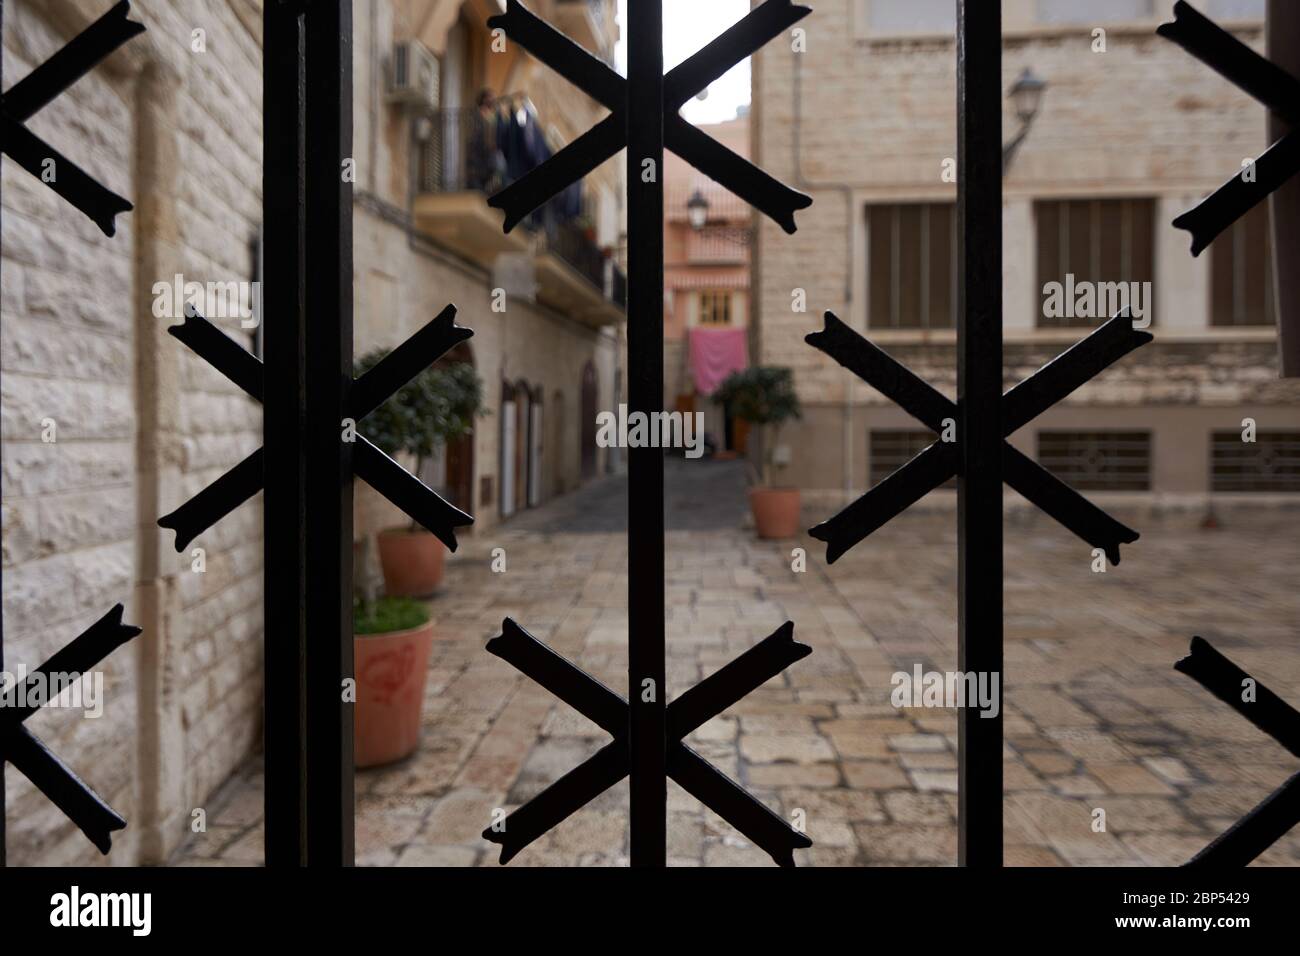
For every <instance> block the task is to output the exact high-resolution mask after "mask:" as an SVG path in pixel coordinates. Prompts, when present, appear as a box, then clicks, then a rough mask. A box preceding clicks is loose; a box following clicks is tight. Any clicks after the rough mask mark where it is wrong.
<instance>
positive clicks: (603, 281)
mask: <svg viewBox="0 0 1300 956" xmlns="http://www.w3.org/2000/svg"><path fill="white" fill-rule="evenodd" d="M544 235H545V242H544V245H543V246H541V248H540V249H539V253H538V256H537V260H536V271H537V298H538V301H540V302H542V303H544V304H546V305H549V306H551V307H552V308H554V309H557V310H558V311H560V312H564V313H566V314H567V315H570V316H571V317H573V318H575V319H578V320H579V321H582V322H586V323H588V324H590V325H597V326H600V325H609V324H612V323H614V322H619V321H622V320H623V319H624V317H625V316H626V310H627V278H626V276H625V275H624V274H623V270H622V269H620V268H619V267H618V265H617V264H616V263H615V262H614V261H613V260H612V259H610V258H609V257H607V256H606V255H605V254H604V253H602V252H601V250H600V247H599V246H597V245H596V243H595V242H594V241H593V240H592V239H590V238H589V237H588V236H587V235H586V234H585V233H584V232H583V231H582V230H581V229H580V228H579V227H578V226H577V225H575V224H574V223H572V222H558V223H551V224H549V225H548V226H547V228H546V230H545V234H544Z"/></svg>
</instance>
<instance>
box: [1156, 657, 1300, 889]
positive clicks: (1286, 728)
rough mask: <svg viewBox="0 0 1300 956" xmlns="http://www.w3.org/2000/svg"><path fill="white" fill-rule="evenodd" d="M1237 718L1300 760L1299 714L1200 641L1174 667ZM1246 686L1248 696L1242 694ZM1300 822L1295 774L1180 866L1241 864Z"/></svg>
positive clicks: (1299, 782) (1299, 794) (1299, 777)
mask: <svg viewBox="0 0 1300 956" xmlns="http://www.w3.org/2000/svg"><path fill="white" fill-rule="evenodd" d="M1174 669H1175V670H1177V671H1180V672H1182V673H1184V674H1186V675H1187V676H1188V677H1190V678H1192V680H1194V681H1196V682H1197V683H1198V684H1200V685H1201V686H1202V687H1204V688H1205V689H1206V690H1208V691H1209V692H1210V693H1211V694H1213V695H1214V696H1215V697H1217V698H1219V700H1221V701H1223V702H1224V703H1225V704H1227V705H1228V706H1229V707H1231V708H1232V709H1233V710H1235V711H1236V712H1237V713H1239V714H1240V715H1241V716H1243V717H1245V718H1246V719H1247V720H1249V721H1250V722H1251V723H1252V724H1254V725H1255V726H1256V727H1258V728H1259V729H1260V730H1262V731H1264V733H1266V734H1268V735H1269V736H1270V737H1272V738H1273V739H1274V740H1276V741H1277V742H1278V743H1279V744H1281V745H1282V746H1283V747H1285V748H1286V750H1287V751H1288V752H1290V753H1291V754H1292V755H1293V756H1296V757H1300V712H1297V711H1296V709H1295V708H1294V707H1292V706H1291V705H1290V704H1288V703H1287V702H1286V701H1284V700H1282V698H1280V697H1278V696H1277V694H1275V693H1273V692H1272V691H1271V690H1269V689H1268V688H1267V687H1265V686H1264V685H1263V684H1261V683H1260V682H1259V681H1256V680H1255V679H1254V678H1253V677H1251V676H1250V675H1249V674H1247V673H1246V672H1245V671H1244V670H1242V669H1241V668H1240V667H1238V666H1237V665H1236V664H1234V663H1233V662H1232V661H1230V660H1228V658H1226V657H1224V656H1223V655H1222V654H1220V653H1219V652H1218V651H1216V650H1215V649H1214V648H1213V647H1212V646H1211V645H1210V643H1209V642H1208V641H1206V640H1205V639H1204V638H1201V637H1194V638H1192V647H1191V653H1190V654H1188V655H1187V656H1186V657H1184V658H1183V659H1182V660H1180V661H1179V662H1178V663H1177V664H1175V665H1174ZM1248 688H1249V689H1250V690H1251V691H1253V693H1248ZM1298 823H1300V773H1297V774H1294V775H1293V776H1292V777H1291V778H1290V779H1289V780H1287V782H1286V783H1284V784H1283V785H1282V786H1280V787H1278V789H1276V790H1274V791H1273V792H1272V793H1271V794H1269V796H1268V797H1266V798H1265V800H1264V802H1263V803H1261V804H1259V805H1258V806H1257V807H1255V808H1254V809H1253V810H1251V811H1250V812H1249V813H1247V814H1246V815H1245V816H1244V817H1242V818H1241V819H1240V820H1238V821H1237V822H1236V823H1234V824H1233V825H1232V826H1231V827H1229V828H1228V829H1227V830H1225V831H1224V832H1223V834H1222V835H1220V836H1219V837H1218V838H1217V839H1216V840H1214V841H1213V842H1212V843H1211V844H1210V845H1209V846H1207V847H1206V848H1205V849H1204V850H1202V851H1201V852H1200V853H1198V854H1196V856H1194V857H1192V859H1191V860H1189V861H1188V862H1187V863H1186V864H1185V865H1186V866H1218V867H1224V866H1245V865H1246V864H1248V863H1250V862H1251V861H1252V860H1254V859H1255V858H1256V857H1257V856H1259V855H1260V854H1261V853H1263V852H1264V851H1265V850H1267V849H1268V848H1269V847H1270V846H1272V845H1273V844H1274V843H1276V842H1277V841H1278V840H1280V839H1281V838H1282V837H1283V836H1285V835H1286V833H1287V831H1289V830H1290V829H1291V828H1292V827H1294V826H1295V825H1296V824H1298Z"/></svg>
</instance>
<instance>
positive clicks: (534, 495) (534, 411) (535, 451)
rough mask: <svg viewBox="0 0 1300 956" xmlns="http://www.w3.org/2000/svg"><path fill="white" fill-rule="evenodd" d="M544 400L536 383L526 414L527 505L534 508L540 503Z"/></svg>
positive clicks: (543, 393) (542, 391)
mask: <svg viewBox="0 0 1300 956" xmlns="http://www.w3.org/2000/svg"><path fill="white" fill-rule="evenodd" d="M545 401H546V392H545V390H544V389H543V388H542V386H540V385H538V386H537V388H536V389H534V390H533V396H532V402H531V403H530V405H529V414H528V507H530V508H536V507H537V506H538V505H540V504H541V503H542V450H543V449H542V446H543V444H544V442H543V437H542V436H543V435H545V432H544V431H543V430H542V428H543V418H542V407H543V404H544V403H545Z"/></svg>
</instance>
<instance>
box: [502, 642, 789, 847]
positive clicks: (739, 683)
mask: <svg viewBox="0 0 1300 956" xmlns="http://www.w3.org/2000/svg"><path fill="white" fill-rule="evenodd" d="M487 649H488V651H489V652H491V653H492V654H495V655H496V656H497V657H499V658H501V659H502V660H503V661H506V662H507V663H509V664H511V665H512V666H513V667H514V668H515V669H516V670H518V671H520V672H521V673H523V674H525V675H527V676H528V677H531V678H532V679H533V680H534V681H536V682H537V683H538V684H540V685H541V686H542V687H545V688H546V689H547V690H549V691H550V692H551V693H552V694H554V695H555V696H556V697H558V698H559V699H560V700H562V701H564V702H565V703H566V704H568V705H569V706H571V707H572V708H573V709H574V710H576V711H578V713H580V714H582V715H583V716H584V717H587V718H588V719H590V720H591V721H593V722H594V723H595V724H597V725H598V726H599V727H600V728H601V729H602V730H604V731H606V732H607V733H609V734H610V735H611V736H613V738H614V740H613V742H612V743H609V744H607V745H606V746H605V747H603V748H601V749H600V750H599V751H597V752H596V753H595V754H593V755H592V756H591V757H589V758H588V759H587V760H586V761H585V762H584V763H582V764H580V765H579V766H578V767H576V768H574V769H573V770H571V771H569V772H568V773H567V774H565V775H564V776H563V777H561V778H560V779H559V780H557V781H556V782H555V783H553V784H551V786H549V787H547V788H546V789H545V790H543V791H542V792H541V793H539V794H538V795H537V796H535V797H533V799H531V800H529V801H528V802H527V803H525V804H524V805H523V806H522V807H520V808H519V809H518V810H516V811H515V812H514V813H512V814H511V815H510V816H509V817H507V818H506V820H505V822H504V824H503V826H501V828H500V829H496V828H494V827H488V828H487V829H486V830H484V831H483V838H484V839H486V840H490V841H491V842H493V843H499V844H500V845H501V857H500V861H501V862H502V863H508V862H509V861H510V860H511V859H513V858H514V856H515V855H516V854H517V853H519V851H520V850H522V849H523V848H524V847H526V846H527V845H528V844H530V843H532V842H533V841H534V840H536V839H537V838H538V837H540V836H541V835H542V834H544V833H546V831H547V830H549V829H551V828H552V827H554V826H556V825H557V824H559V823H560V822H561V821H563V820H564V819H565V818H566V817H568V816H569V815H570V814H571V813H574V812H575V811H577V810H579V809H581V808H582V807H583V806H585V805H586V804H587V803H588V802H590V801H591V800H593V799H595V798H596V797H598V796H599V795H600V794H602V793H604V792H605V791H606V790H608V789H609V788H610V787H612V786H614V784H616V783H618V782H619V781H620V780H622V779H623V778H624V777H626V776H627V775H628V770H629V766H630V760H631V753H630V747H629V743H628V724H629V720H628V718H629V707H628V702H627V701H626V700H625V699H624V698H623V697H621V696H619V695H618V694H616V693H615V692H614V691H612V690H610V689H609V688H608V687H606V686H605V685H604V684H602V683H600V681H598V680H596V679H595V678H594V677H592V676H591V675H590V674H587V673H585V672H583V671H582V670H579V669H578V668H577V667H575V666H574V665H573V664H571V663H569V662H568V661H567V660H565V659H564V658H563V657H561V656H560V655H559V654H556V653H555V652H554V651H552V650H551V649H550V648H548V647H547V646H546V645H545V644H543V643H542V642H541V641H539V640H537V638H535V637H533V636H532V635H531V634H529V633H528V632H527V631H525V630H524V629H523V628H522V627H520V626H519V625H518V624H516V623H515V622H514V621H512V620H511V619H510V618H506V619H505V621H504V623H503V624H502V632H501V634H500V636H498V637H495V638H493V639H492V640H491V641H489V642H488V646H487ZM811 653H812V648H810V647H808V646H807V645H806V644H799V643H797V642H796V641H795V639H794V622H792V621H787V622H786V623H785V624H783V625H782V626H781V627H780V628H779V629H778V630H777V631H776V632H775V633H773V634H771V635H770V636H768V637H766V638H764V639H763V640H762V641H760V642H759V643H758V644H755V645H754V646H753V647H751V648H750V649H749V650H747V651H746V652H745V653H743V654H741V655H740V656H739V657H737V658H736V659H735V660H733V661H731V663H729V664H727V665H726V666H724V667H723V668H722V669H721V670H718V671H716V672H714V673H713V674H711V675H709V676H708V677H706V678H705V679H704V680H702V681H700V682H699V683H698V684H696V685H695V686H694V687H692V688H691V689H690V690H688V691H686V692H685V693H684V694H682V695H681V696H680V697H678V698H676V699H675V700H674V701H673V702H672V703H671V704H669V705H668V707H667V708H666V722H667V739H668V747H667V774H668V776H669V777H671V778H672V779H673V780H675V781H676V782H677V783H678V784H679V785H680V786H681V787H682V789H683V790H685V791H686V792H687V793H689V794H691V795H692V796H693V797H695V798H696V799H697V800H699V801H700V802H701V803H702V804H704V805H705V806H706V807H708V808H709V809H710V810H712V811H713V812H714V813H716V814H718V816H720V817H722V818H723V819H724V820H726V821H727V822H728V823H730V824H731V825H732V826H734V827H735V828H736V829H737V830H739V831H740V832H741V833H743V834H744V835H745V836H746V837H748V838H749V839H750V840H751V841H752V842H753V843H754V844H755V845H756V846H758V847H761V848H762V849H763V851H764V852H766V853H767V854H768V855H769V856H771V857H772V859H773V860H774V861H775V862H776V863H777V864H778V865H780V866H794V851H795V849H798V848H804V847H810V846H812V841H811V840H809V839H808V838H807V837H806V836H804V835H803V834H802V833H798V832H796V831H795V830H793V829H792V828H791V827H790V826H789V824H787V823H786V822H785V821H784V820H782V819H781V818H780V817H779V816H777V815H776V814H775V813H773V812H772V811H771V810H769V809H768V808H767V807H766V806H764V805H763V804H762V803H760V802H759V801H758V800H755V799H754V798H753V797H752V796H750V795H749V794H748V793H746V792H745V790H743V789H742V788H741V787H739V786H738V785H737V784H736V783H734V782H733V781H732V780H731V779H730V778H728V777H727V776H726V774H724V773H722V772H721V771H720V770H718V769H717V768H716V767H714V766H713V765H712V764H710V763H709V762H708V761H706V760H705V759H704V758H703V757H701V756H700V755H699V754H697V753H696V752H695V751H694V750H692V749H691V748H690V747H688V746H687V745H686V744H685V743H684V742H683V738H685V737H686V736H687V735H688V734H690V733H691V731H693V730H695V729H696V728H698V727H700V726H701V725H703V724H704V723H706V722H707V721H709V720H712V719H713V718H714V717H716V716H718V714H720V713H722V712H723V711H724V710H726V709H727V708H728V707H730V706H731V705H732V704H734V703H736V702H738V701H740V700H741V699H743V698H744V697H745V695H747V694H748V693H749V692H750V691H752V690H754V689H756V688H758V687H760V686H762V685H763V684H764V683H765V682H766V681H768V680H770V679H772V678H773V677H775V676H777V675H778V674H780V673H781V672H782V671H783V670H785V669H786V668H787V667H789V666H790V665H791V664H793V663H794V662H795V661H797V660H800V659H801V658H804V657H807V656H808V655H809V654H811Z"/></svg>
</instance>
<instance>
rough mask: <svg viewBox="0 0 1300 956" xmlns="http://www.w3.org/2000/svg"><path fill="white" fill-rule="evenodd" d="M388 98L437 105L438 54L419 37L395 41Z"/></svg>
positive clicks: (401, 101)
mask: <svg viewBox="0 0 1300 956" xmlns="http://www.w3.org/2000/svg"><path fill="white" fill-rule="evenodd" d="M388 102H390V103H403V104H406V105H409V106H421V107H425V108H427V109H437V108H438V58H437V57H436V56H434V55H433V54H432V53H430V52H429V51H428V50H427V49H425V47H424V44H422V43H420V41H419V40H406V41H403V42H402V43H398V44H396V45H394V47H393V58H392V61H391V63H390V69H389V71H388Z"/></svg>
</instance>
